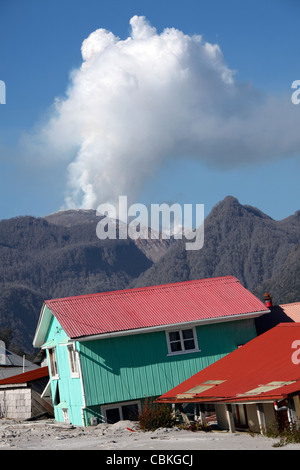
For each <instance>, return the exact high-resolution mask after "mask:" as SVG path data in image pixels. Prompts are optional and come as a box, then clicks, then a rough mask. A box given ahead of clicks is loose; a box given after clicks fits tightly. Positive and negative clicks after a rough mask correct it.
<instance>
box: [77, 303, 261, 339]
mask: <svg viewBox="0 0 300 470" xmlns="http://www.w3.org/2000/svg"><path fill="white" fill-rule="evenodd" d="M265 313H270V310H261V311H259V312H250V313H244V314H238V315H228V316H226V317H221V318H220V317H218V318H216V317H214V318H206V319H203V320H194V321H187V322H181V323H172V324H166V325H157V326H150V327H146V328H136V329H131V330H122V331H112V332H109V333H99V334H94V335H88V336H79V337H76V338H75V337H74V338H72V339H73V340H76V341H79V342H84V341H94V340H98V339H106V338H116V337H119V336H128V335H137V334H145V333H155V332H158V331H165V330H174V329H178V328H184V327H186V326H189V327H192V326H203V325H208V324H214V323H225V322H229V321H234V320H236V321H238V320H246V319H249V318H257V317H260V316H261V315H263V314H265Z"/></svg>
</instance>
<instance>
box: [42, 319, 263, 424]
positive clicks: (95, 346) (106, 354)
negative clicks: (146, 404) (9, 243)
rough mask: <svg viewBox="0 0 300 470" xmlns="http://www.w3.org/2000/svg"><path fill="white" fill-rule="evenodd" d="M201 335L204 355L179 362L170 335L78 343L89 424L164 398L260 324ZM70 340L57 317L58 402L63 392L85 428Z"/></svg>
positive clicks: (227, 325)
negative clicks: (108, 408)
mask: <svg viewBox="0 0 300 470" xmlns="http://www.w3.org/2000/svg"><path fill="white" fill-rule="evenodd" d="M196 331H197V338H198V345H199V348H200V352H195V353H186V354H181V355H180V354H179V355H176V356H175V355H174V356H169V355H168V347H167V339H166V333H165V331H158V332H155V333H144V334H136V335H128V336H119V337H111V338H106V339H101V340H99V339H98V340H93V341H83V342H80V343H78V342H77V344H76V347H77V349H78V350H79V352H80V363H81V369H82V381H83V386H84V392H85V398H86V409H85V410H84V412H85V417H86V424H88V422H89V421H88V418H89V417H90V416H92V415H96V416H100V415H101V405H104V404H109V403H118V402H122V401H124V402H127V401H131V400H143V399H144V398H145V397H150V396H154V397H156V396H159V395H161V394H163V393H165V392H167V391H168V390H170V389H171V388H173V387H174V386H176V385H178V384H179V383H181V382H182V381H184V380H185V379H187V378H189V377H190V376H191V375H193V374H195V373H196V372H198V371H199V370H201V369H203V368H205V367H207V366H208V365H210V364H211V363H213V362H215V361H216V360H218V359H220V358H221V357H223V356H224V355H226V354H228V353H230V352H231V351H233V350H235V349H236V348H237V346H238V345H239V344H243V343H246V342H248V341H250V340H251V339H253V338H254V337H255V336H256V330H255V325H254V320H239V321H235V322H224V323H219V324H211V325H204V326H201V327H197V328H196ZM66 337H67V335H66V333H65V332H64V330H63V329H62V327H61V326H60V324H59V323H58V322H57V320H56V319H55V317H54V316H53V317H52V320H51V323H50V326H49V329H48V333H47V337H46V341H49V340H52V341H54V343H55V346H56V354H57V362H58V372H59V379H54V380H51V391H52V397H54V393H55V390H56V388H57V386H58V387H59V393H60V401H64V402H66V403H67V407H68V413H69V419H70V422H71V423H73V424H76V425H82V424H83V421H82V412H83V406H84V400H83V393H82V383H81V380H80V378H72V377H71V371H70V366H69V358H68V351H67V347H66V345H63V344H61V343H63V342H64V341H65V340H66ZM47 354H48V353H47ZM48 360H49V357H48ZM54 411H55V418H56V419H57V420H58V421H63V415H62V410H61V409H60V408H59V407H58V408H57V406H54Z"/></svg>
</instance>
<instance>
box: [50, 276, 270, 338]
mask: <svg viewBox="0 0 300 470" xmlns="http://www.w3.org/2000/svg"><path fill="white" fill-rule="evenodd" d="M45 304H46V305H47V307H48V308H49V309H50V310H51V312H52V313H53V314H54V315H55V317H56V318H57V320H58V321H59V323H60V324H61V326H62V328H63V329H64V331H65V332H66V334H67V335H68V336H69V337H70V338H78V337H82V336H90V335H96V334H104V333H111V332H120V331H125V330H135V329H139V328H149V327H157V326H163V325H171V324H178V323H185V322H191V321H201V320H202V321H203V320H213V319H222V318H223V319H224V318H226V317H229V316H236V317H237V318H238V317H239V315H242V314H247V313H254V312H261V311H264V312H266V311H267V308H266V306H265V304H263V303H262V302H261V301H260V300H258V299H257V298H256V297H255V296H254V295H253V294H252V293H251V292H249V291H248V290H247V289H245V288H244V287H243V286H242V285H241V284H240V282H239V281H238V280H237V279H236V278H235V277H233V276H225V277H218V278H210V279H201V280H195V281H186V282H179V283H174V284H165V285H160V286H151V287H142V288H136V289H127V290H123V291H113V292H104V293H100V294H91V295H83V296H77V297H67V298H63V299H54V300H47V301H45Z"/></svg>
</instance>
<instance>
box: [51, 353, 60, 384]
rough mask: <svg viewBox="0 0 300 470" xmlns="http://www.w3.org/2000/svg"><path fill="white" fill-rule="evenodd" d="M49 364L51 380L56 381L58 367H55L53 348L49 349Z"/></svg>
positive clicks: (55, 359)
mask: <svg viewBox="0 0 300 470" xmlns="http://www.w3.org/2000/svg"><path fill="white" fill-rule="evenodd" d="M49 362H50V371H51V378H52V379H58V378H59V375H58V367H57V358H56V350H55V348H51V349H49Z"/></svg>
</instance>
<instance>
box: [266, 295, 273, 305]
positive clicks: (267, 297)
mask: <svg viewBox="0 0 300 470" xmlns="http://www.w3.org/2000/svg"><path fill="white" fill-rule="evenodd" d="M264 301H265V304H266V307H268V308H269V307H273V302H272V297H271V296H270V294H265V295H264Z"/></svg>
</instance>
